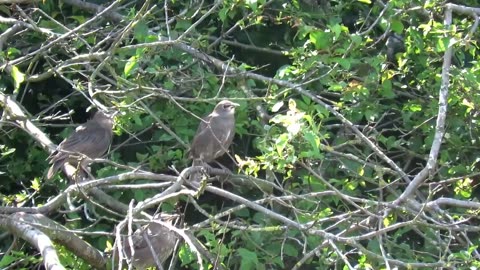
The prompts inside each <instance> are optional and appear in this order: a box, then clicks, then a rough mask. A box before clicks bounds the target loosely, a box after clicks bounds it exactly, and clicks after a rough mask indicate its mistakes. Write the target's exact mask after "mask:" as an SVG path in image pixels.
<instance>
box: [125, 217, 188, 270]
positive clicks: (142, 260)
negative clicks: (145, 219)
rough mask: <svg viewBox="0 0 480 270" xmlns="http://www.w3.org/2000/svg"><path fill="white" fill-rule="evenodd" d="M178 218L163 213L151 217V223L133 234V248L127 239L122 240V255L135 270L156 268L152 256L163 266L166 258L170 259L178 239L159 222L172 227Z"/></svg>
mask: <svg viewBox="0 0 480 270" xmlns="http://www.w3.org/2000/svg"><path fill="white" fill-rule="evenodd" d="M178 217H179V216H178V215H170V214H165V213H160V214H157V215H155V216H154V217H153V219H152V222H149V223H148V224H147V225H145V226H143V227H141V228H139V229H137V230H136V231H135V232H134V233H133V235H132V243H133V246H131V244H130V241H128V238H127V237H125V238H124V239H123V243H124V244H123V251H124V252H125V253H124V254H125V255H126V258H127V260H128V261H130V263H131V264H132V266H133V267H135V268H136V269H146V268H148V267H154V266H157V262H156V261H155V258H154V256H156V258H157V259H158V260H157V261H158V263H160V264H163V263H164V262H165V261H166V260H167V259H168V257H170V255H171V254H172V252H173V250H174V248H175V244H176V242H177V239H178V237H177V235H176V233H175V232H173V231H171V230H170V229H169V228H167V227H165V226H164V225H162V224H160V222H164V223H166V224H168V225H171V226H173V224H174V223H175V222H176V221H177V220H178ZM159 221H160V222H159ZM147 239H148V240H147ZM132 247H133V258H132ZM152 249H153V250H152Z"/></svg>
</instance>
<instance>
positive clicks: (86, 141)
mask: <svg viewBox="0 0 480 270" xmlns="http://www.w3.org/2000/svg"><path fill="white" fill-rule="evenodd" d="M112 128H113V115H107V114H105V113H103V112H102V111H97V112H96V113H95V115H94V116H93V118H92V119H90V120H88V121H87V122H86V123H84V124H83V125H80V126H79V127H77V128H76V129H75V131H74V132H73V134H71V135H70V136H69V137H68V138H66V139H65V140H63V141H62V142H61V143H60V144H59V145H58V147H57V149H56V150H55V151H54V152H53V153H52V154H51V155H50V156H49V157H48V159H49V160H50V162H49V164H51V167H50V169H49V170H48V173H47V179H51V178H52V177H53V175H54V174H55V173H56V172H57V171H58V170H59V169H60V168H62V167H63V165H64V164H65V163H69V164H70V165H72V166H74V167H75V168H77V167H78V165H80V168H81V170H82V171H83V172H82V173H84V172H85V173H88V170H87V165H88V161H87V160H86V159H84V158H82V155H85V156H87V157H88V158H90V159H94V158H99V157H101V156H102V155H103V154H105V152H107V150H108V148H109V147H110V144H111V142H112V137H113V131H112ZM79 159H81V160H82V162H81V164H79Z"/></svg>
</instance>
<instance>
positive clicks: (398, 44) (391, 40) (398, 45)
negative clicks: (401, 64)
mask: <svg viewBox="0 0 480 270" xmlns="http://www.w3.org/2000/svg"><path fill="white" fill-rule="evenodd" d="M385 46H386V47H387V61H388V62H389V63H390V64H393V65H397V63H398V61H397V58H396V54H397V53H403V52H405V39H404V38H403V36H401V35H399V34H395V33H390V35H389V36H388V39H387V43H386V44H385Z"/></svg>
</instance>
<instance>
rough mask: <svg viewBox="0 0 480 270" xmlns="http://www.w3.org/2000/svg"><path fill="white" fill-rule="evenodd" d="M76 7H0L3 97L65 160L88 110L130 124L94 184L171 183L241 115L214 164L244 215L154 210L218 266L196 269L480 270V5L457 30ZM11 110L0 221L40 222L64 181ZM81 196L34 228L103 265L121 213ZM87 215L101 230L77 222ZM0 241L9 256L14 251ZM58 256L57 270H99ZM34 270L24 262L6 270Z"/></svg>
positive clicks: (30, 254) (378, 20)
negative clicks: (218, 121) (38, 215)
mask: <svg viewBox="0 0 480 270" xmlns="http://www.w3.org/2000/svg"><path fill="white" fill-rule="evenodd" d="M7 2H8V1H7ZM12 2H15V1H12ZM25 2H28V1H25ZM82 3H84V2H80V1H79V2H76V1H74V0H68V1H56V0H55V1H40V2H34V1H32V3H22V4H18V5H17V4H0V16H1V17H2V20H0V32H2V33H3V34H0V68H1V71H2V72H1V73H0V94H1V95H2V97H5V96H9V97H11V98H12V99H13V100H15V101H16V102H17V103H18V104H21V105H22V109H23V110H24V113H25V114H26V115H27V118H28V119H30V120H31V121H32V122H33V123H34V124H35V125H36V126H37V127H39V128H40V129H41V130H42V131H43V132H45V133H46V134H47V136H48V137H49V138H50V139H51V140H52V141H53V142H55V143H57V144H58V143H59V142H61V140H62V139H63V138H65V137H66V136H67V135H68V134H69V133H71V132H72V130H73V129H74V127H75V126H76V125H77V124H79V123H83V122H85V121H86V120H87V119H88V118H89V117H90V115H91V113H90V112H87V109H91V108H93V107H95V104H96V105H97V106H98V105H99V104H100V106H104V107H107V108H110V109H112V108H114V109H116V110H118V111H120V112H121V113H120V114H119V115H117V116H116V118H115V130H114V132H115V137H114V143H113V145H112V147H111V150H110V151H109V153H108V155H107V157H106V158H107V159H108V160H110V161H112V162H99V163H96V164H94V165H93V168H94V170H93V171H94V175H95V176H96V178H97V179H102V178H105V177H108V176H115V175H119V174H121V173H125V172H132V171H135V170H136V169H138V168H141V169H142V170H144V171H148V172H152V173H157V174H165V175H172V176H178V174H179V172H180V171H182V170H183V169H185V168H188V167H189V166H190V165H191V160H189V159H188V148H189V142H191V140H192V138H193V136H194V134H195V131H196V129H197V126H198V124H199V121H200V120H199V117H202V116H203V115H205V114H207V113H209V112H210V111H211V110H212V108H213V106H214V104H215V103H217V102H218V101H220V100H222V99H224V98H228V99H230V100H232V101H235V102H237V103H239V104H240V105H241V106H240V108H239V109H237V112H236V137H235V140H234V144H233V146H232V147H231V148H230V154H227V155H225V156H223V157H222V158H220V159H219V162H220V163H221V164H223V166H225V167H227V168H229V169H230V170H232V172H233V173H234V175H233V176H231V177H229V178H228V179H222V181H213V183H212V185H214V186H217V187H221V188H223V189H224V190H226V191H229V192H231V193H233V194H236V195H238V196H241V197H243V198H245V199H248V200H249V201H250V202H252V203H251V204H242V203H241V202H240V201H239V200H236V199H235V198H233V197H228V196H222V195H220V194H213V193H212V192H209V190H205V191H200V194H198V196H189V195H186V194H187V193H182V194H180V195H177V196H173V197H172V198H169V199H167V200H166V201H165V202H162V203H161V204H157V205H156V206H155V207H159V208H160V209H161V210H162V211H164V212H175V211H177V212H179V213H181V214H182V215H183V217H184V224H183V225H182V226H178V227H180V228H186V229H189V230H191V231H192V233H193V235H194V236H195V237H196V238H197V239H198V240H199V242H200V243H202V244H203V245H204V247H205V249H206V250H207V251H208V252H209V253H210V259H209V258H207V257H203V264H204V267H205V268H204V269H211V268H212V267H223V268H224V269H245V270H246V269H353V268H358V269H391V268H393V267H395V266H397V267H399V268H401V269H403V268H426V269H433V268H435V267H439V268H440V267H444V268H449V267H451V268H452V269H453V268H456V269H473V267H480V254H479V253H478V251H477V247H478V245H479V244H480V243H479V240H478V239H479V235H478V231H479V229H480V224H479V223H477V221H478V219H477V217H476V214H477V212H478V210H479V209H480V205H479V204H478V203H477V201H478V199H477V196H478V194H479V191H478V190H477V181H478V175H479V172H478V171H477V168H478V165H477V162H478V157H477V150H478V149H479V147H478V144H479V141H478V137H479V136H480V125H479V123H478V121H477V118H478V112H477V110H478V108H477V107H478V106H477V104H480V95H479V94H478V93H477V92H478V91H479V90H480V63H479V61H478V59H479V53H478V49H479V41H480V34H479V31H478V28H477V26H478V25H476V24H475V17H474V16H473V15H472V14H474V13H475V12H477V13H476V14H477V16H480V12H479V11H478V10H473V9H468V8H469V7H478V6H479V4H478V1H473V0H472V1H462V3H461V4H462V5H465V6H462V7H464V8H465V9H468V11H462V10H461V9H460V7H459V6H448V7H449V8H453V21H452V23H451V25H450V26H448V27H446V26H445V24H444V20H445V14H446V10H448V8H447V7H446V6H445V5H443V2H442V1H436V0H435V1H405V0H392V1H368V0H367V1H360V0H359V1H325V0H318V1H312V0H298V1H265V0H259V1H233V0H223V1H201V2H196V1H192V2H188V3H187V2H185V1H167V2H163V1H134V0H126V1H119V2H118V3H117V5H116V7H114V8H113V9H112V12H110V13H107V14H102V13H99V12H98V11H97V12H93V11H92V10H91V9H87V8H84V6H83V5H82ZM87 3H88V2H87ZM115 3H116V2H115ZM111 4H112V3H108V4H104V5H103V6H104V7H108V6H109V5H111ZM7 18H8V19H10V20H12V21H8V20H7ZM13 20H15V21H13ZM14 27H17V28H15V29H14V31H13V32H12V33H10V32H9V31H10V30H12V29H13V28H14ZM387 40H389V43H388V46H387ZM394 42H397V43H394ZM389 48H390V49H392V50H394V51H393V53H390V51H389ZM451 49H453V57H452V59H451V61H452V64H451V65H447V66H445V65H444V62H445V61H448V59H449V52H450V50H451ZM387 54H388V56H387ZM446 68H448V69H446ZM442 72H448V73H446V74H447V75H449V76H443V77H442ZM446 78H447V79H448V81H446V80H445V79H446ZM441 90H443V93H442V91H441ZM446 93H448V95H447V96H445V94H446ZM442 97H444V98H445V97H446V98H447V99H446V103H445V104H442V102H441V100H442ZM439 100H440V101H439ZM0 105H1V106H2V109H3V112H2V118H1V121H0V128H1V134H2V135H1V136H0V181H1V183H2V185H1V186H0V194H1V199H2V204H3V206H4V207H7V206H13V207H19V206H24V207H36V206H41V205H43V204H45V203H46V202H47V201H49V200H50V199H52V198H53V197H54V196H56V195H57V194H59V193H60V192H62V191H64V190H65V189H66V188H67V187H68V186H69V185H70V184H71V183H69V182H68V180H66V178H65V177H64V176H63V175H62V174H57V176H56V178H55V179H54V180H53V181H52V182H47V181H46V180H45V175H46V171H47V170H48V166H49V165H48V161H47V157H48V156H49V154H50V153H49V150H48V149H47V148H46V147H43V146H42V145H41V144H40V142H39V139H38V137H37V138H35V136H34V135H32V134H31V133H27V132H25V130H24V128H22V127H21V124H20V122H21V121H22V120H21V119H19V118H15V117H12V115H13V114H12V113H11V108H9V107H8V104H7V102H6V101H5V100H4V99H3V98H2V100H0ZM442 105H444V106H443V107H442ZM439 108H440V109H439ZM445 108H447V110H446V111H445V110H444V109H445ZM442 117H443V118H442ZM442 119H444V120H442ZM443 125H444V130H443V128H442V126H443ZM436 145H437V146H439V147H440V148H436ZM436 149H437V150H436ZM437 154H438V158H437ZM120 164H121V165H122V166H120ZM427 164H429V165H431V167H428V166H427ZM212 166H213V167H218V166H217V165H215V164H212ZM424 173H425V174H424ZM212 176H213V175H212ZM417 179H418V180H419V181H416V180H417ZM242 181H243V182H242ZM152 182H154V181H152V180H147V179H144V178H141V177H134V178H133V180H127V181H122V182H120V181H118V182H117V183H116V185H117V186H108V188H107V189H104V191H105V192H107V193H108V194H109V195H111V196H112V197H114V198H115V199H117V200H118V201H119V202H123V203H125V204H126V205H128V204H129V203H130V202H131V201H132V200H133V201H134V204H137V203H138V202H141V201H143V200H146V199H148V198H150V197H152V196H154V195H156V194H159V193H160V192H161V191H162V190H164V189H165V185H163V187H162V186H161V185H158V186H157V187H156V188H144V187H142V186H141V185H140V184H145V183H152ZM109 184H110V183H109ZM123 184H132V185H131V186H129V187H128V188H122V185H123ZM135 185H138V187H137V188H135V187H134V186H135ZM99 187H102V186H101V185H100V186H99ZM409 187H413V192H410V193H409V190H408V188H409ZM184 188H185V189H186V188H187V187H186V186H185V187H184ZM189 189H192V188H191V187H190V188H189ZM86 193H88V191H86ZM402 194H403V195H402ZM77 195H78V196H77V199H72V200H73V202H70V203H69V204H67V203H65V204H63V205H62V206H61V208H59V209H56V210H55V211H51V212H48V213H42V214H45V215H46V216H48V217H49V218H51V219H53V220H55V221H56V222H58V223H60V224H62V225H64V226H65V227H66V228H68V229H71V230H73V231H75V232H76V233H78V234H79V235H82V238H83V239H84V240H85V241H87V242H89V243H90V244H91V245H92V246H93V247H95V248H96V249H98V250H100V251H102V252H103V251H109V250H111V249H112V246H113V245H114V241H115V235H114V234H113V233H114V231H115V226H116V225H117V224H118V223H119V221H120V220H122V219H123V218H124V216H125V213H120V215H115V214H113V213H111V212H109V211H107V210H106V209H103V208H100V207H98V206H95V203H94V202H93V201H95V199H93V198H89V199H87V200H86V199H85V196H87V195H85V194H83V195H82V194H77ZM72 196H73V195H72ZM402 196H406V197H402ZM398 198H401V199H398ZM446 199H451V200H448V201H447V200H446ZM193 200H195V201H196V202H198V205H196V204H195V203H193V202H192V201H193ZM83 201H88V202H89V204H88V205H89V206H88V208H89V209H90V211H89V213H90V212H91V213H90V214H91V215H92V217H87V216H86V214H85V213H84V211H81V210H83V209H81V210H78V209H75V210H77V211H73V210H74V209H73V208H74V207H76V206H78V205H81V204H82V203H83ZM252 205H258V206H260V207H261V208H262V209H265V211H262V210H259V209H258V208H254V207H253V206H252ZM155 207H152V208H151V209H149V210H148V211H151V212H153V211H154V208H155ZM197 207H201V208H202V209H203V210H204V211H205V212H200V211H199V210H198V209H197ZM235 207H237V208H235ZM106 208H108V207H107V206H106ZM65 210H69V211H65ZM229 210H232V211H231V212H229ZM268 210H271V211H268ZM18 211H19V212H20V211H24V210H18ZM0 212H2V213H5V215H4V216H2V218H4V219H6V218H7V217H8V214H9V213H11V212H7V211H5V210H4V208H0ZM27 212H28V211H27ZM279 216H280V217H279ZM282 218H284V219H282ZM287 219H288V220H290V221H292V222H294V223H296V225H294V224H292V223H289V221H288V220H287ZM297 225H298V226H297ZM2 228H4V229H6V227H5V226H4V225H3V224H2ZM81 230H83V232H82V233H80V231H81ZM98 232H102V233H103V234H102V233H98ZM110 233H111V234H110ZM2 237H3V238H2V239H3V240H2V241H1V242H2V244H0V255H4V254H5V252H6V251H7V250H8V249H9V247H10V246H11V243H12V241H13V237H12V236H11V234H4V235H2ZM56 247H57V248H58V249H57V252H58V254H59V256H60V259H61V261H62V263H64V266H66V267H68V268H72V269H90V266H89V265H88V264H87V263H85V262H84V261H82V260H77V257H76V253H75V252H74V251H72V250H69V249H68V248H65V247H63V246H62V245H56ZM175 256H177V257H178V260H177V261H175V262H173V263H172V264H173V266H172V268H171V269H199V265H198V261H197V257H196V255H195V253H194V251H192V250H191V247H190V246H189V244H188V243H185V242H183V243H182V245H181V246H180V247H179V248H178V249H177V250H176V252H175V253H174V257H175ZM38 258H39V254H38V251H37V250H35V249H34V248H33V247H32V246H31V245H29V244H28V243H27V244H20V245H19V244H17V246H16V247H14V248H13V251H10V252H9V253H8V254H7V256H3V258H2V260H0V268H3V267H6V266H8V265H11V264H12V263H16V264H17V265H18V266H20V267H24V269H28V268H31V267H33V265H36V264H41V263H42V262H40V261H39V259H38ZM212 258H213V259H212ZM164 267H166V266H164ZM167 267H168V266H167ZM471 267H472V268H471ZM165 269H167V268H165Z"/></svg>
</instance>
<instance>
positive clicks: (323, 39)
mask: <svg viewBox="0 0 480 270" xmlns="http://www.w3.org/2000/svg"><path fill="white" fill-rule="evenodd" d="M330 40H331V33H327V32H324V31H320V30H317V31H314V32H311V33H310V41H311V42H312V43H313V45H315V49H317V50H322V49H326V48H328V47H329V46H330V45H331V43H330Z"/></svg>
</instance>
